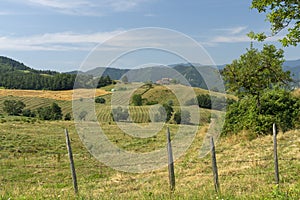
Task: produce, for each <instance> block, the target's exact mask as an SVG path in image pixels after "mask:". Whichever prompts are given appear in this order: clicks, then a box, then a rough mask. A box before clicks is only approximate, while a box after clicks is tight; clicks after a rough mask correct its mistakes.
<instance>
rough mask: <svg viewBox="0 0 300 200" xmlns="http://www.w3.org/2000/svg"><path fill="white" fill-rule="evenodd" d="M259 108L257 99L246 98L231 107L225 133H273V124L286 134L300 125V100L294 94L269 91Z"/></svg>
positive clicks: (275, 90)
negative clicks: (299, 122) (244, 131)
mask: <svg viewBox="0 0 300 200" xmlns="http://www.w3.org/2000/svg"><path fill="white" fill-rule="evenodd" d="M260 103H261V104H260V106H258V105H257V99H256V98H255V97H245V98H243V99H241V100H239V101H238V102H235V103H232V104H231V105H229V107H228V110H227V112H226V117H225V124H224V128H223V133H225V134H228V133H238V132H240V131H242V130H250V131H252V132H254V133H257V134H269V133H272V124H273V123H276V125H277V127H278V128H279V129H280V130H282V131H283V132H285V131H287V130H290V129H293V128H294V127H295V125H296V122H297V121H299V109H300V103H299V100H298V99H297V98H295V97H293V96H292V95H291V93H290V92H288V91H285V90H283V89H279V88H276V89H274V90H269V91H266V92H265V93H264V94H263V95H262V96H261V99H260Z"/></svg>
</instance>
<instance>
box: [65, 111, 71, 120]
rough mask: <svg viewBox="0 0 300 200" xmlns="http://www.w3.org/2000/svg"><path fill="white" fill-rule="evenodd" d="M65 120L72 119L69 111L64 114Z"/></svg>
mask: <svg viewBox="0 0 300 200" xmlns="http://www.w3.org/2000/svg"><path fill="white" fill-rule="evenodd" d="M64 119H65V121H70V120H71V119H72V117H71V113H67V114H66V115H65V118H64Z"/></svg>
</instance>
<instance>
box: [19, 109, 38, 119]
mask: <svg viewBox="0 0 300 200" xmlns="http://www.w3.org/2000/svg"><path fill="white" fill-rule="evenodd" d="M22 115H23V116H25V117H35V113H34V112H32V111H31V110H30V109H24V110H23V111H22Z"/></svg>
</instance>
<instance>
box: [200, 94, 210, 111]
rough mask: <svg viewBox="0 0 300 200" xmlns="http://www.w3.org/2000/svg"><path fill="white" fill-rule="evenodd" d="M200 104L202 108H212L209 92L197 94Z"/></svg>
mask: <svg viewBox="0 0 300 200" xmlns="http://www.w3.org/2000/svg"><path fill="white" fill-rule="evenodd" d="M197 101H198V105H199V107H201V108H207V109H211V99H210V95H208V94H201V95H198V96H197Z"/></svg>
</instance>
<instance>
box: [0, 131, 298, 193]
mask: <svg viewBox="0 0 300 200" xmlns="http://www.w3.org/2000/svg"><path fill="white" fill-rule="evenodd" d="M167 135H169V134H167ZM276 135H277V134H276V133H275V134H274V141H275V142H274V143H271V142H270V144H267V145H257V146H251V148H252V149H262V151H263V150H264V151H265V154H266V155H264V156H256V157H253V158H244V159H222V160H219V159H218V157H222V156H228V155H227V154H226V152H227V151H228V150H231V147H221V148H219V146H216V147H214V141H213V140H211V145H212V150H213V151H212V156H211V160H210V159H209V158H208V159H205V160H196V161H193V162H194V164H196V165H198V164H200V163H202V166H207V167H209V168H211V169H212V171H207V170H206V171H205V170H204V171H199V172H198V173H197V175H198V176H200V177H201V176H203V177H204V176H205V177H211V183H212V188H213V187H215V190H216V191H217V192H218V191H219V190H222V187H220V182H221V183H222V180H223V178H226V177H240V176H260V175H267V176H272V177H274V178H273V180H274V181H273V182H272V183H271V184H280V179H279V175H280V174H281V172H283V173H292V172H294V173H298V172H297V171H296V170H297V169H294V168H293V167H291V166H292V165H290V163H291V162H293V163H294V162H297V163H298V162H299V161H300V158H299V157H298V156H297V154H296V153H295V154H294V156H291V157H282V156H281V155H280V151H277V146H278V147H279V148H281V147H288V146H289V145H291V143H287V142H281V141H279V142H278V143H276ZM169 144H171V143H169ZM169 148H170V147H169ZM169 148H168V149H169ZM214 150H215V151H214ZM169 152H171V151H169ZM277 153H279V156H278V155H277ZM12 154H13V155H12ZM12 154H11V155H8V156H13V157H17V160H18V161H17V162H12V161H9V160H6V162H1V164H0V166H1V169H2V170H1V171H4V172H5V173H8V174H7V175H8V176H7V177H8V178H6V174H4V176H3V177H4V178H2V180H0V182H1V183H2V184H6V183H13V182H19V181H20V178H15V179H14V178H11V177H14V176H13V174H14V173H15V172H14V171H15V170H21V171H23V173H21V174H22V175H24V178H23V179H21V180H22V181H23V182H25V183H29V184H57V183H60V184H62V185H65V186H66V185H71V183H72V177H71V173H68V174H63V175H62V176H61V177H60V178H52V179H51V178H49V177H47V173H48V172H49V171H50V170H52V171H53V170H54V171H56V172H57V173H58V174H59V173H60V171H63V170H66V169H68V170H69V168H70V167H69V166H68V165H69V162H68V158H69V156H68V154H67V151H66V150H65V152H60V153H56V152H48V153H38V152H36V153H12ZM169 155H170V154H169ZM73 156H74V160H75V166H76V169H78V171H80V175H81V176H82V175H83V174H85V173H86V174H89V173H91V171H94V172H95V173H94V174H96V173H98V174H99V176H106V173H111V171H110V170H109V169H108V167H106V166H104V165H103V164H101V163H99V162H97V161H95V160H94V161H92V159H91V155H89V154H88V153H87V152H85V153H79V154H78V153H77V154H76V153H75V154H73ZM33 159H34V160H35V161H37V160H40V161H41V163H40V164H36V163H37V162H35V161H34V162H33V161H32V160H33ZM169 159H171V162H170V163H169V164H174V165H175V170H176V165H177V164H179V163H177V162H175V163H173V162H172V158H170V157H169ZM45 160H51V162H50V161H49V162H43V161H45ZM78 160H81V162H76V161H78ZM84 161H86V162H84ZM278 162H279V163H281V166H285V167H278ZM32 163H35V164H32ZM149 164H151V162H150V163H149ZM174 165H173V166H172V165H169V168H168V169H169V172H170V174H169V178H170V179H169V180H170V189H171V191H173V190H175V177H174V174H176V171H175V173H174V171H173V172H172V170H174ZM230 165H234V166H236V167H232V168H235V170H232V171H225V170H224V169H226V168H227V167H228V166H230ZM250 165H255V166H258V168H259V169H260V170H254V171H251V170H241V169H242V168H247V169H251V166H250ZM271 165H274V167H270V166H271ZM249 166H250V167H249ZM266 166H268V167H266ZM37 173H39V174H44V176H43V177H44V178H41V179H35V178H32V177H33V176H35V174H37ZM57 177H59V176H57ZM96 179H97V176H96V177H95V180H96ZM90 180H91V179H85V178H82V177H79V181H78V184H79V189H80V185H81V184H87V183H90V182H91V181H90ZM176 180H177V178H176ZM213 184H214V185H213ZM75 188H76V187H75ZM75 191H76V189H75Z"/></svg>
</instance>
